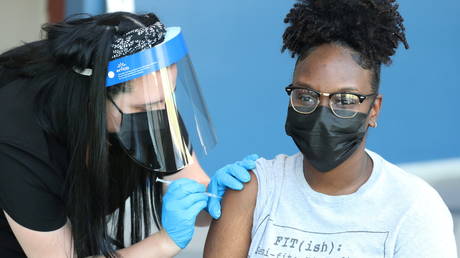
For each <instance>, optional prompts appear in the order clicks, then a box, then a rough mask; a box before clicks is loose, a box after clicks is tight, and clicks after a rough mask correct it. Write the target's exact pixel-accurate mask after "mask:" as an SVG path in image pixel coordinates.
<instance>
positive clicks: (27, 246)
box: [4, 212, 181, 258]
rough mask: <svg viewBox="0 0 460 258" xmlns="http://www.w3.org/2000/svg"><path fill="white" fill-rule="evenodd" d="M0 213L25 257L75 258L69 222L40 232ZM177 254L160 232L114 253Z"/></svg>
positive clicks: (158, 257)
mask: <svg viewBox="0 0 460 258" xmlns="http://www.w3.org/2000/svg"><path fill="white" fill-rule="evenodd" d="M4 213H5V217H6V219H7V220H8V223H9V225H10V227H11V229H12V230H13V233H14V235H15V236H16V238H17V240H18V241H19V243H20V244H21V247H22V248H23V250H24V252H25V253H26V255H27V257H30V258H45V257H46V258H76V255H74V250H73V247H72V236H71V230H70V228H71V226H70V223H69V222H67V223H66V224H65V225H64V226H63V227H61V228H59V229H57V230H54V231H50V232H40V231H35V230H30V229H28V228H25V227H23V226H21V225H19V224H18V223H17V222H16V221H14V220H13V219H12V218H11V217H10V216H9V215H8V214H7V213H6V212H4ZM180 250H181V249H180V248H179V247H178V246H177V245H176V244H175V243H174V241H173V240H172V239H170V238H169V236H168V234H167V233H166V232H165V231H164V230H161V231H160V232H157V233H155V234H153V235H151V236H149V237H147V238H146V239H144V240H142V241H140V242H138V243H136V244H134V245H132V246H130V247H127V248H124V249H120V250H118V251H117V253H118V254H120V255H121V256H122V257H123V258H135V257H136V258H137V257H145V258H167V257H173V256H174V255H176V254H178V253H179V252H180ZM97 258H103V256H97Z"/></svg>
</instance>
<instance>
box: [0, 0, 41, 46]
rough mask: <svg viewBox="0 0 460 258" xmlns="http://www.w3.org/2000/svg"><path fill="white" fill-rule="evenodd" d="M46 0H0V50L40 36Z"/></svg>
mask: <svg viewBox="0 0 460 258" xmlns="http://www.w3.org/2000/svg"><path fill="white" fill-rule="evenodd" d="M46 7H47V1H46V0H0V33H1V34H0V35H1V36H0V52H4V51H5V50H8V49H10V48H12V47H15V46H18V45H20V44H21V41H25V42H30V41H34V40H38V39H39V38H40V26H41V25H42V24H43V23H45V22H46V21H47V10H46Z"/></svg>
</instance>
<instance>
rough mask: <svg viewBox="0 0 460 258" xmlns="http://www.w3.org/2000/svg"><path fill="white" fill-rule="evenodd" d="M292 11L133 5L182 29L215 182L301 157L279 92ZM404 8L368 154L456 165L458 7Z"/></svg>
mask: <svg viewBox="0 0 460 258" xmlns="http://www.w3.org/2000/svg"><path fill="white" fill-rule="evenodd" d="M69 2H71V3H72V2H79V1H76V0H69ZM82 2H84V3H86V5H85V6H84V8H86V9H84V10H79V11H77V12H82V11H85V12H90V13H98V12H100V9H101V6H102V8H103V5H101V4H102V3H103V2H104V1H82ZM90 2H92V3H93V4H89V3H90ZM94 2H99V5H98V4H96V3H94ZM294 2H295V1H292V0H290V1H287V0H283V1H273V0H270V1H267V0H246V1H218V2H216V1H211V0H200V1H190V0H155V1H152V0H137V1H136V10H137V11H138V12H154V13H155V14H157V15H158V16H159V17H160V19H161V20H162V22H163V23H165V24H166V25H167V26H181V27H182V28H183V31H184V36H185V40H186V42H187V45H188V48H189V51H190V54H191V56H192V58H193V62H194V65H195V69H196V71H197V75H198V79H199V81H200V83H201V87H202V89H203V93H204V97H205V99H206V101H207V104H208V108H209V110H210V113H211V116H212V118H213V122H214V125H215V128H216V131H217V134H218V140H219V143H218V145H217V147H216V148H215V149H214V150H213V151H212V152H211V153H210V155H209V156H208V157H207V158H206V159H204V160H202V163H203V165H204V167H205V169H207V171H208V172H210V173H211V174H212V173H213V171H214V170H215V169H217V168H219V167H221V166H222V165H224V164H226V163H228V162H231V161H234V160H238V159H241V158H242V157H244V156H245V155H246V154H249V153H258V154H260V155H261V156H265V157H267V158H272V157H274V156H275V155H276V154H279V153H287V154H293V153H295V152H297V148H296V146H295V145H294V144H293V142H292V140H291V139H290V138H289V137H288V136H286V134H285V132H284V122H285V117H286V112H287V104H288V97H287V95H286V94H285V92H284V89H283V88H284V87H285V86H286V85H288V84H289V83H290V80H291V77H292V71H293V66H294V61H295V60H293V59H291V58H290V56H289V54H288V53H284V54H282V53H280V49H281V46H282V39H281V36H282V34H283V31H284V29H285V27H286V25H285V24H284V23H283V19H284V17H285V15H286V14H287V12H288V11H289V9H290V8H291V7H292V5H293V3H294ZM399 2H400V12H401V14H402V16H403V17H404V18H405V26H406V29H407V38H408V40H409V44H410V46H411V48H410V49H409V50H407V51H406V50H404V49H403V48H402V47H401V48H400V50H399V51H398V53H397V54H396V56H395V57H394V58H393V65H392V66H390V67H385V68H383V71H382V83H381V93H382V94H383V95H384V100H383V107H382V113H381V117H380V119H379V127H378V128H376V129H373V128H371V129H370V134H369V139H368V144H367V146H368V148H370V149H372V150H374V151H376V152H378V153H380V154H381V155H382V156H383V157H385V158H386V159H388V160H390V161H392V162H395V163H401V162H415V161H425V160H435V159H445V158H452V157H460V135H459V134H460V114H459V113H460V77H459V72H460V64H459V62H458V60H460V50H459V44H458V42H460V18H459V15H458V13H460V1H458V0H443V1H430V0H419V1H399ZM71 6H72V4H71V5H69V6H68V7H71ZM98 8H99V9H98ZM70 9H71V8H68V14H70V13H71V12H76V11H75V10H76V9H74V10H70Z"/></svg>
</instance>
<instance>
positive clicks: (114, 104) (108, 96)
mask: <svg viewBox="0 0 460 258" xmlns="http://www.w3.org/2000/svg"><path fill="white" fill-rule="evenodd" d="M107 98H108V99H109V100H110V102H112V104H113V106H114V107H115V108H116V109H117V110H118V112H120V115H121V120H120V128H121V124H122V123H123V115H124V114H123V111H121V109H120V107H119V106H118V105H117V104H116V103H115V101H114V100H113V99H112V97H111V96H110V95H107Z"/></svg>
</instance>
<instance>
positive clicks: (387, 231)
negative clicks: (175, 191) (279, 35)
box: [204, 0, 457, 258]
mask: <svg viewBox="0 0 460 258" xmlns="http://www.w3.org/2000/svg"><path fill="white" fill-rule="evenodd" d="M402 21H403V19H402V17H401V16H400V14H399V13H398V11H397V4H396V3H395V2H394V1H393V0H382V1H377V0H375V1H372V0H354V1H350V0H322V1H314V0H310V1H309V0H302V1H299V3H297V4H296V5H295V6H294V8H293V9H291V11H290V12H289V14H288V15H287V17H286V19H285V22H286V23H289V27H288V28H287V29H286V31H285V33H284V35H283V39H284V46H283V50H284V49H288V50H290V51H291V52H292V55H293V56H297V57H298V59H297V63H296V65H295V68H294V73H293V81H292V83H291V84H290V85H289V86H288V87H287V88H286V92H287V94H288V95H289V98H290V102H289V107H288V113H287V120H286V133H287V134H288V135H289V136H291V137H292V139H293V140H294V142H295V143H296V145H297V147H298V148H299V150H300V153H298V154H295V155H293V156H286V155H279V156H277V157H275V159H273V160H265V159H259V160H258V161H257V168H256V169H255V170H254V171H253V173H252V180H251V181H250V183H248V184H247V185H246V187H245V188H244V190H243V191H241V192H236V191H233V192H228V193H227V195H226V196H225V197H224V200H223V204H222V205H223V208H222V217H221V219H220V220H218V221H214V222H213V224H212V226H211V228H210V231H209V235H208V238H207V241H206V246H205V255H204V257H219V258H226V257H231V258H236V257H282V258H294V257H299V258H300V257H302V258H326V257H328V258H329V257H337V258H342V257H353V258H368V257H379V258H384V257H393V258H408V257H417V258H434V257H443V258H454V257H457V256H456V247H455V240H454V234H453V223H452V217H451V214H450V213H449V211H448V209H447V207H446V205H445V204H444V202H443V201H442V199H441V198H440V196H439V195H438V193H437V192H436V191H435V190H434V189H433V188H431V187H430V186H429V185H428V184H427V183H425V182H424V181H423V180H421V179H419V178H417V177H415V176H413V175H411V174H409V173H406V172H405V171H403V170H402V169H400V168H398V167H397V166H395V165H393V164H392V163H390V162H388V161H386V160H385V159H384V158H382V157H381V156H379V155H378V154H377V153H374V152H372V151H370V150H367V149H366V148H365V144H366V134H367V130H368V127H374V128H375V127H377V117H378V114H379V112H380V109H381V105H382V96H381V95H380V94H379V79H380V68H381V64H386V65H388V64H390V63H391V59H390V57H391V56H392V55H393V54H394V53H395V50H396V48H397V46H398V44H399V43H400V42H402V43H403V44H404V46H405V47H406V48H408V44H407V42H406V38H405V34H404V26H403V24H402ZM407 97H410V96H407ZM420 104H423V103H420ZM401 108H404V106H403V105H401Z"/></svg>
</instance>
